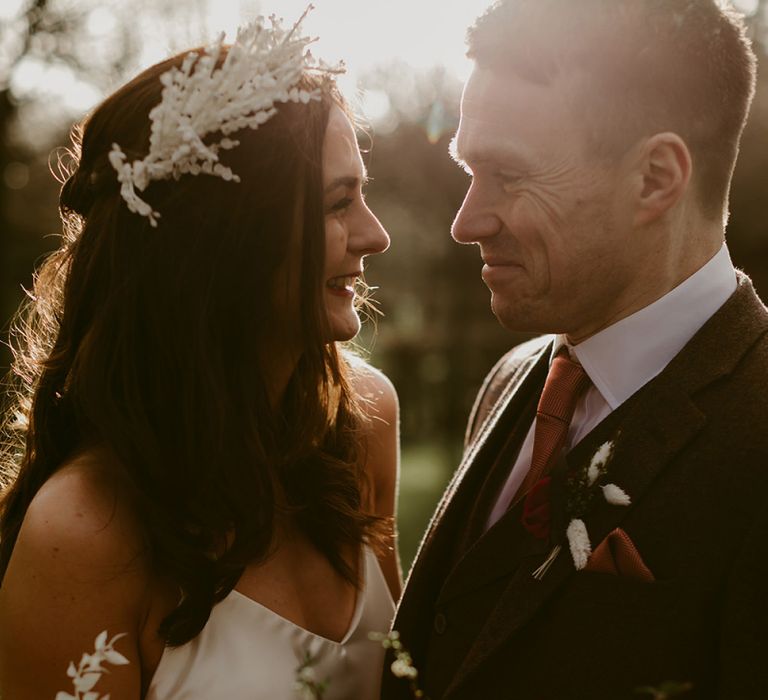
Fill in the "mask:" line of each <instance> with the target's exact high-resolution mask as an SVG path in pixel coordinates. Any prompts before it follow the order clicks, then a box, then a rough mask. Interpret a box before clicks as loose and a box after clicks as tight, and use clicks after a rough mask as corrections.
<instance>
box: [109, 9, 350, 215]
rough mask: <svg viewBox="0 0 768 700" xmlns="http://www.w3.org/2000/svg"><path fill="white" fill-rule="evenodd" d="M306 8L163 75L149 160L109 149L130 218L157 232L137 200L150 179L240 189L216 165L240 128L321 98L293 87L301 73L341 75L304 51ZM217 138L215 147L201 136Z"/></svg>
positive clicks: (255, 26)
mask: <svg viewBox="0 0 768 700" xmlns="http://www.w3.org/2000/svg"><path fill="white" fill-rule="evenodd" d="M311 9H312V5H310V6H309V7H308V8H307V10H306V11H305V12H304V14H303V15H302V16H301V18H299V20H298V21H297V22H296V24H294V25H293V27H292V28H291V29H284V28H283V26H282V24H281V22H280V20H278V19H277V18H276V17H275V16H274V15H273V16H272V17H270V18H269V25H267V23H266V21H265V19H264V18H263V17H257V18H256V19H255V20H253V22H251V23H250V24H248V25H246V26H245V27H243V28H241V29H240V30H238V33H237V40H236V41H235V43H234V44H233V45H232V46H231V47H230V48H229V50H228V51H227V55H226V57H225V58H224V61H223V62H222V65H221V66H220V67H218V68H217V67H216V64H217V63H218V62H219V60H220V58H221V55H222V51H223V46H224V34H223V33H222V34H221V35H220V36H219V38H218V40H217V41H216V42H215V43H214V44H213V45H212V46H211V47H210V48H208V49H207V50H206V51H205V52H204V53H203V55H202V56H198V54H196V53H190V54H189V55H187V56H186V58H185V59H184V62H183V64H182V66H181V68H172V69H171V70H169V71H167V72H165V73H163V74H162V75H161V76H160V81H161V82H162V84H163V86H164V87H163V93H162V100H161V102H160V104H158V105H157V106H155V107H154V108H153V109H152V111H151V112H150V113H149V117H150V120H151V122H152V127H151V129H152V130H151V136H150V140H149V153H148V154H147V156H146V157H145V158H144V159H142V160H136V161H134V162H133V163H129V162H128V159H127V156H126V155H125V153H124V152H123V150H122V149H121V147H120V146H119V145H118V144H113V145H112V150H111V151H110V153H109V162H110V163H111V164H112V167H113V168H114V169H115V170H116V171H117V179H118V181H119V182H120V194H121V196H122V197H123V199H124V200H125V202H126V203H127V205H128V209H130V211H132V212H135V213H137V214H140V215H141V216H146V217H147V218H148V219H149V222H150V224H151V225H152V226H157V219H158V218H159V217H160V214H159V213H158V212H156V211H154V210H153V209H152V207H151V206H150V205H149V204H148V203H147V202H145V201H144V200H143V199H141V197H140V196H139V195H138V193H137V192H136V190H138V191H140V192H143V191H144V190H145V189H146V188H147V186H148V185H149V183H150V182H152V181H155V180H169V179H171V178H174V179H177V180H178V179H179V178H180V177H181V176H182V175H186V174H189V175H199V174H200V173H205V174H208V175H215V176H217V177H220V178H222V179H223V180H227V181H229V180H231V181H234V182H238V181H239V178H238V176H237V175H236V174H235V173H233V172H232V170H231V168H228V167H226V166H225V165H223V164H222V163H220V162H219V153H220V152H221V151H226V150H229V149H232V148H235V147H236V146H237V145H239V142H238V141H236V140H234V139H231V138H229V135H231V134H233V133H234V132H236V131H239V130H241V129H245V128H250V129H257V128H258V127H259V126H261V125H262V124H264V123H265V122H266V121H267V120H269V119H270V118H271V117H273V116H274V115H275V114H276V112H277V109H276V107H275V105H276V104H277V103H285V102H303V103H305V104H306V103H308V102H309V101H310V100H313V99H319V97H320V93H319V91H318V90H315V91H312V92H307V91H305V90H299V89H297V88H296V84H297V83H298V81H299V79H300V78H301V76H302V74H303V72H304V71H307V70H308V71H318V72H322V73H326V74H335V73H341V72H343V70H344V68H343V64H340V65H338V66H328V65H326V64H325V63H323V62H322V61H316V60H315V59H314V57H313V56H312V54H311V53H310V52H309V51H308V50H307V46H308V44H310V43H312V42H313V41H314V40H313V39H310V38H307V37H304V36H301V34H300V31H299V30H300V25H301V23H302V22H303V20H304V18H305V17H306V15H307V12H309V11H310V10H311ZM219 132H220V133H221V134H222V138H220V139H219V140H218V141H212V142H208V143H206V142H205V141H204V139H205V137H206V136H208V135H210V134H215V133H219Z"/></svg>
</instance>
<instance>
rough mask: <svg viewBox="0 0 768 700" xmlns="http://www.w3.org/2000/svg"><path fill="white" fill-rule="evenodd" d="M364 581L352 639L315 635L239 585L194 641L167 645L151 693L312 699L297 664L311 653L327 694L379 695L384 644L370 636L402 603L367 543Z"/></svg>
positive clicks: (183, 699) (150, 697)
mask: <svg viewBox="0 0 768 700" xmlns="http://www.w3.org/2000/svg"><path fill="white" fill-rule="evenodd" d="M363 559H364V569H363V571H364V574H363V585H362V588H361V589H360V591H359V592H358V594H357V604H356V606H355V612H354V615H353V617H352V621H351V623H350V626H349V630H348V631H347V633H346V635H345V636H344V639H342V640H341V641H340V642H334V641H331V640H330V639H326V638H325V637H321V636H319V635H316V634H313V633H312V632H309V631H308V630H305V629H304V628H303V627H299V626H298V625H296V624H294V623H293V622H290V621H289V620H287V619H285V618H283V617H281V616H280V615H278V614H277V613H275V612H273V611H272V610H270V609H269V608H266V607H264V606H263V605H260V604H259V603H257V602H255V601H254V600H251V599H250V598H248V597H246V596H244V595H242V594H241V593H238V592H237V591H234V590H233V591H232V592H231V593H230V594H229V595H228V596H227V597H226V598H225V599H224V600H222V601H221V602H220V603H219V604H217V605H216V606H214V608H213V610H212V612H211V617H210V618H209V620H208V623H207V624H206V626H205V627H204V628H203V631H202V632H201V633H200V634H199V635H198V636H197V637H195V638H194V639H193V640H191V641H190V642H188V643H187V644H184V645H183V646H180V647H177V648H175V649H172V648H166V649H165V651H164V652H163V656H162V658H161V659H160V664H159V665H158V667H157V670H156V672H155V675H154V677H153V679H152V682H151V684H150V686H149V691H148V693H147V696H146V700H217V699H218V698H222V699H226V700H304V699H305V698H311V697H312V695H311V694H310V695H308V694H306V691H302V690H301V689H300V688H298V687H297V683H296V681H297V669H298V667H299V666H300V665H301V663H302V661H303V660H304V658H305V655H306V654H307V653H308V654H309V655H310V656H311V657H312V658H313V660H314V663H313V665H312V669H313V672H314V677H315V678H316V679H317V680H318V681H327V682H328V685H327V689H326V691H325V693H324V694H323V696H322V697H323V700H378V698H379V684H380V679H381V668H382V664H383V660H384V650H383V648H382V646H381V644H380V643H379V642H374V641H371V640H370V639H368V633H369V632H384V633H386V632H387V631H388V630H389V626H390V624H391V622H392V618H393V616H394V610H395V606H394V602H393V601H392V596H391V595H390V592H389V589H388V588H387V584H386V581H385V580H384V575H383V574H382V571H381V567H380V566H379V562H378V560H377V559H376V556H375V555H374V554H373V552H372V551H371V550H370V549H368V548H367V547H366V548H364V557H363Z"/></svg>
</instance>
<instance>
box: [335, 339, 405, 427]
mask: <svg viewBox="0 0 768 700" xmlns="http://www.w3.org/2000/svg"><path fill="white" fill-rule="evenodd" d="M345 359H346V361H347V365H348V366H349V368H350V379H351V384H352V388H353V389H354V390H355V393H356V394H357V397H358V399H359V400H360V402H361V404H362V408H363V410H364V411H365V413H366V414H367V415H368V417H369V418H371V419H372V426H373V429H374V430H377V429H379V430H380V429H381V428H382V427H383V426H382V424H384V425H387V426H391V427H395V426H396V424H397V420H398V410H399V409H398V399H397V391H396V390H395V387H394V385H393V384H392V382H391V381H390V379H389V377H387V375H386V374H384V372H382V371H381V370H379V369H376V368H375V367H373V366H372V365H371V364H369V363H368V362H366V361H365V360H363V359H362V358H361V357H359V356H357V355H354V354H352V353H347V354H345ZM377 424H378V425H377Z"/></svg>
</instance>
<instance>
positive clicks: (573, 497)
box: [533, 440, 632, 580]
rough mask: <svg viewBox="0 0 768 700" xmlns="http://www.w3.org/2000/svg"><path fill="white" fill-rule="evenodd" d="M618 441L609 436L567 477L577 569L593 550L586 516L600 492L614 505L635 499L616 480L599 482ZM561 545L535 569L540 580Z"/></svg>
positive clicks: (571, 541) (570, 530)
mask: <svg viewBox="0 0 768 700" xmlns="http://www.w3.org/2000/svg"><path fill="white" fill-rule="evenodd" d="M614 448H615V442H614V441H613V440H609V441H608V442H606V443H603V444H602V445H600V447H599V448H598V449H597V451H596V452H595V454H594V455H593V456H592V459H591V460H590V461H589V464H588V465H587V466H586V468H585V469H582V470H579V471H577V472H576V473H575V474H573V475H571V476H570V477H569V478H568V482H567V487H566V490H567V496H566V515H567V517H568V519H569V522H568V527H567V528H566V531H565V536H566V539H567V540H568V547H569V549H570V552H571V557H572V558H573V565H574V566H575V567H576V569H577V570H578V571H580V570H581V569H583V568H584V567H585V566H586V565H587V561H589V557H590V555H591V554H592V544H591V543H590V540H589V533H588V532H587V526H586V525H585V523H584V517H585V516H586V514H587V512H588V511H589V509H590V507H591V506H592V504H593V502H594V500H595V498H596V497H597V495H598V494H602V496H603V498H604V499H605V501H606V502H607V503H610V504H611V505H614V506H629V505H631V504H632V500H631V499H630V497H629V496H628V495H627V493H626V492H625V491H624V490H623V489H622V488H621V487H620V486H617V485H616V484H611V483H609V484H600V483H599V482H600V480H601V479H602V478H603V477H604V476H605V475H606V474H607V473H608V467H609V466H610V463H611V460H612V458H613V453H614ZM561 549H562V547H561V545H559V544H558V545H555V546H554V547H553V548H552V550H551V551H550V553H549V555H548V556H547V558H546V559H545V560H544V563H543V564H542V565H541V566H540V567H539V568H538V569H536V570H535V571H534V572H533V577H534V578H536V579H539V580H541V579H542V578H543V577H544V574H546V573H547V571H548V570H549V568H550V567H551V566H552V563H553V562H554V561H555V559H556V558H557V556H558V555H559V554H560V551H561Z"/></svg>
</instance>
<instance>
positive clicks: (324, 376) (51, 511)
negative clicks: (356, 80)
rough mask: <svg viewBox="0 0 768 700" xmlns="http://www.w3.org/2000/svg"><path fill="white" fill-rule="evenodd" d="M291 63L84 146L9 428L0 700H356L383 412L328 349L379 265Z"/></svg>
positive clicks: (357, 184) (392, 438)
mask: <svg viewBox="0 0 768 700" xmlns="http://www.w3.org/2000/svg"><path fill="white" fill-rule="evenodd" d="M307 44H308V40H307V39H305V38H303V37H302V36H301V35H300V32H299V26H298V24H297V25H296V26H294V27H293V28H290V29H284V28H283V27H282V26H281V25H280V24H279V23H278V22H273V23H272V24H271V25H270V24H265V23H264V21H263V20H261V19H258V20H256V21H255V22H254V23H253V24H251V25H250V26H249V27H247V28H246V29H244V30H242V31H241V32H240V34H239V35H238V39H237V41H236V42H235V44H233V45H232V46H231V47H226V46H221V45H217V46H215V47H213V48H211V49H209V50H208V51H207V52H187V53H185V54H182V55H180V56H177V57H175V58H172V59H169V60H168V61H166V62H164V63H161V64H159V65H156V66H154V67H152V68H150V69H148V70H147V71H145V72H144V73H142V74H141V75H139V76H138V77H136V78H135V79H134V80H132V81H131V82H129V83H128V84H127V85H125V86H123V87H122V88H121V89H119V90H118V91H117V92H116V93H115V94H114V95H112V96H111V97H109V98H108V99H107V100H106V101H105V102H104V103H103V104H102V105H101V106H100V107H98V108H97V109H96V110H95V111H94V112H93V114H92V115H91V116H90V117H89V118H88V119H87V120H86V122H85V124H84V126H83V127H82V134H81V152H80V154H79V162H78V166H77V168H76V169H75V170H74V172H73V173H72V174H71V176H70V177H69V179H68V180H67V181H66V183H65V184H64V187H63V189H62V192H61V197H60V210H61V213H62V218H63V222H64V236H63V243H62V245H61V247H60V249H59V250H57V251H56V252H55V253H54V254H53V255H52V256H51V257H50V258H49V259H48V260H47V261H46V262H45V264H44V265H43V266H42V269H41V270H40V272H39V274H38V277H37V280H36V285H35V289H34V294H33V295H32V302H31V305H30V307H29V309H28V311H27V315H26V317H25V318H24V319H23V320H22V324H21V325H20V331H21V333H22V335H23V338H22V340H23V347H22V348H21V350H20V352H19V353H18V354H17V359H16V365H15V370H16V373H17V375H18V377H19V378H20V379H21V383H20V387H19V392H18V397H17V399H18V400H17V405H16V406H15V407H14V409H13V410H12V411H11V414H12V419H13V421H14V424H13V425H11V419H10V418H9V420H8V421H7V424H6V426H5V427H6V429H7V430H8V431H9V435H10V437H11V440H10V443H9V444H8V445H7V447H6V448H5V450H4V452H3V469H4V473H5V477H6V480H7V482H8V486H7V488H6V489H5V491H4V494H3V497H2V505H1V508H2V511H1V516H0V537H1V539H0V576H2V588H0V695H2V697H3V698H13V700H29V699H35V700H39V699H41V698H50V699H51V700H53V698H54V697H59V698H86V697H87V698H89V699H90V698H93V699H96V698H101V697H102V696H106V695H107V694H109V696H110V698H111V700H128V699H131V700H134V699H138V698H151V699H152V700H181V699H182V698H183V699H184V700H192V699H195V698H199V699H200V700H203V699H205V700H210V699H211V698H216V697H222V698H224V697H226V698H228V699H230V700H238V699H240V698H242V699H245V698H248V699H249V700H254V699H259V698H264V699H267V698H268V699H269V700H283V699H285V700H288V699H289V698H294V697H299V695H298V694H297V693H298V691H297V683H298V685H299V687H300V686H302V685H303V687H304V690H307V691H309V693H310V695H312V694H315V695H318V696H319V691H318V689H319V688H320V687H322V690H323V694H322V697H323V698H325V699H326V700H334V699H340V698H355V700H372V699H373V698H378V684H379V677H380V669H381V664H382V659H383V651H382V649H381V645H379V644H377V643H375V642H372V641H370V640H369V639H368V633H369V632H371V631H376V632H386V630H387V629H388V627H389V624H390V621H391V617H392V615H393V609H394V606H393V599H396V598H397V596H398V594H399V590H400V572H399V565H398V562H397V557H396V542H395V527H394V520H393V515H394V506H395V487H396V481H397V399H396V395H395V392H394V389H393V388H392V385H391V384H390V383H389V381H388V380H387V379H386V378H385V377H384V376H383V375H382V374H380V373H379V372H377V371H376V370H374V369H372V368H371V367H370V366H368V365H367V364H365V363H364V362H363V361H362V360H359V359H356V358H355V357H354V356H353V355H351V354H349V352H348V351H346V350H343V349H342V348H341V346H340V345H339V342H340V341H346V340H349V339H351V338H352V337H353V336H355V334H356V333H357V331H358V329H359V325H360V321H359V319H358V315H357V308H358V307H359V303H360V302H361V301H362V298H361V297H362V294H358V292H362V291H363V290H364V284H363V283H362V281H361V275H362V272H363V260H364V258H365V257H366V256H368V255H372V254H375V253H380V252H382V251H384V250H385V249H386V248H387V246H388V244H389V239H388V237H387V234H386V232H385V231H384V229H383V228H382V226H381V224H380V223H379V222H378V220H377V219H376V217H375V216H374V215H373V213H372V212H371V211H370V210H369V209H368V207H367V205H366V203H365V201H364V199H363V193H362V188H363V186H364V183H365V179H366V175H365V169H364V166H363V162H362V159H361V157H360V152H359V150H358V146H357V142H356V138H355V132H354V129H353V127H352V124H351V122H350V119H349V116H348V111H347V108H346V107H345V103H344V101H343V99H342V98H341V96H340V94H339V92H338V90H337V88H336V87H335V84H334V80H333V73H334V72H335V71H334V69H332V68H329V67H328V66H325V65H324V64H317V63H315V62H314V60H313V59H312V57H311V55H310V54H309V52H308V51H307V49H306V46H307ZM94 645H95V646H94ZM83 654H86V655H85V656H83ZM70 662H72V663H70ZM313 688H314V689H315V690H314V691H313V690H312V689H313ZM57 693H59V695H58V696H57ZM86 693H87V694H86Z"/></svg>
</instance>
